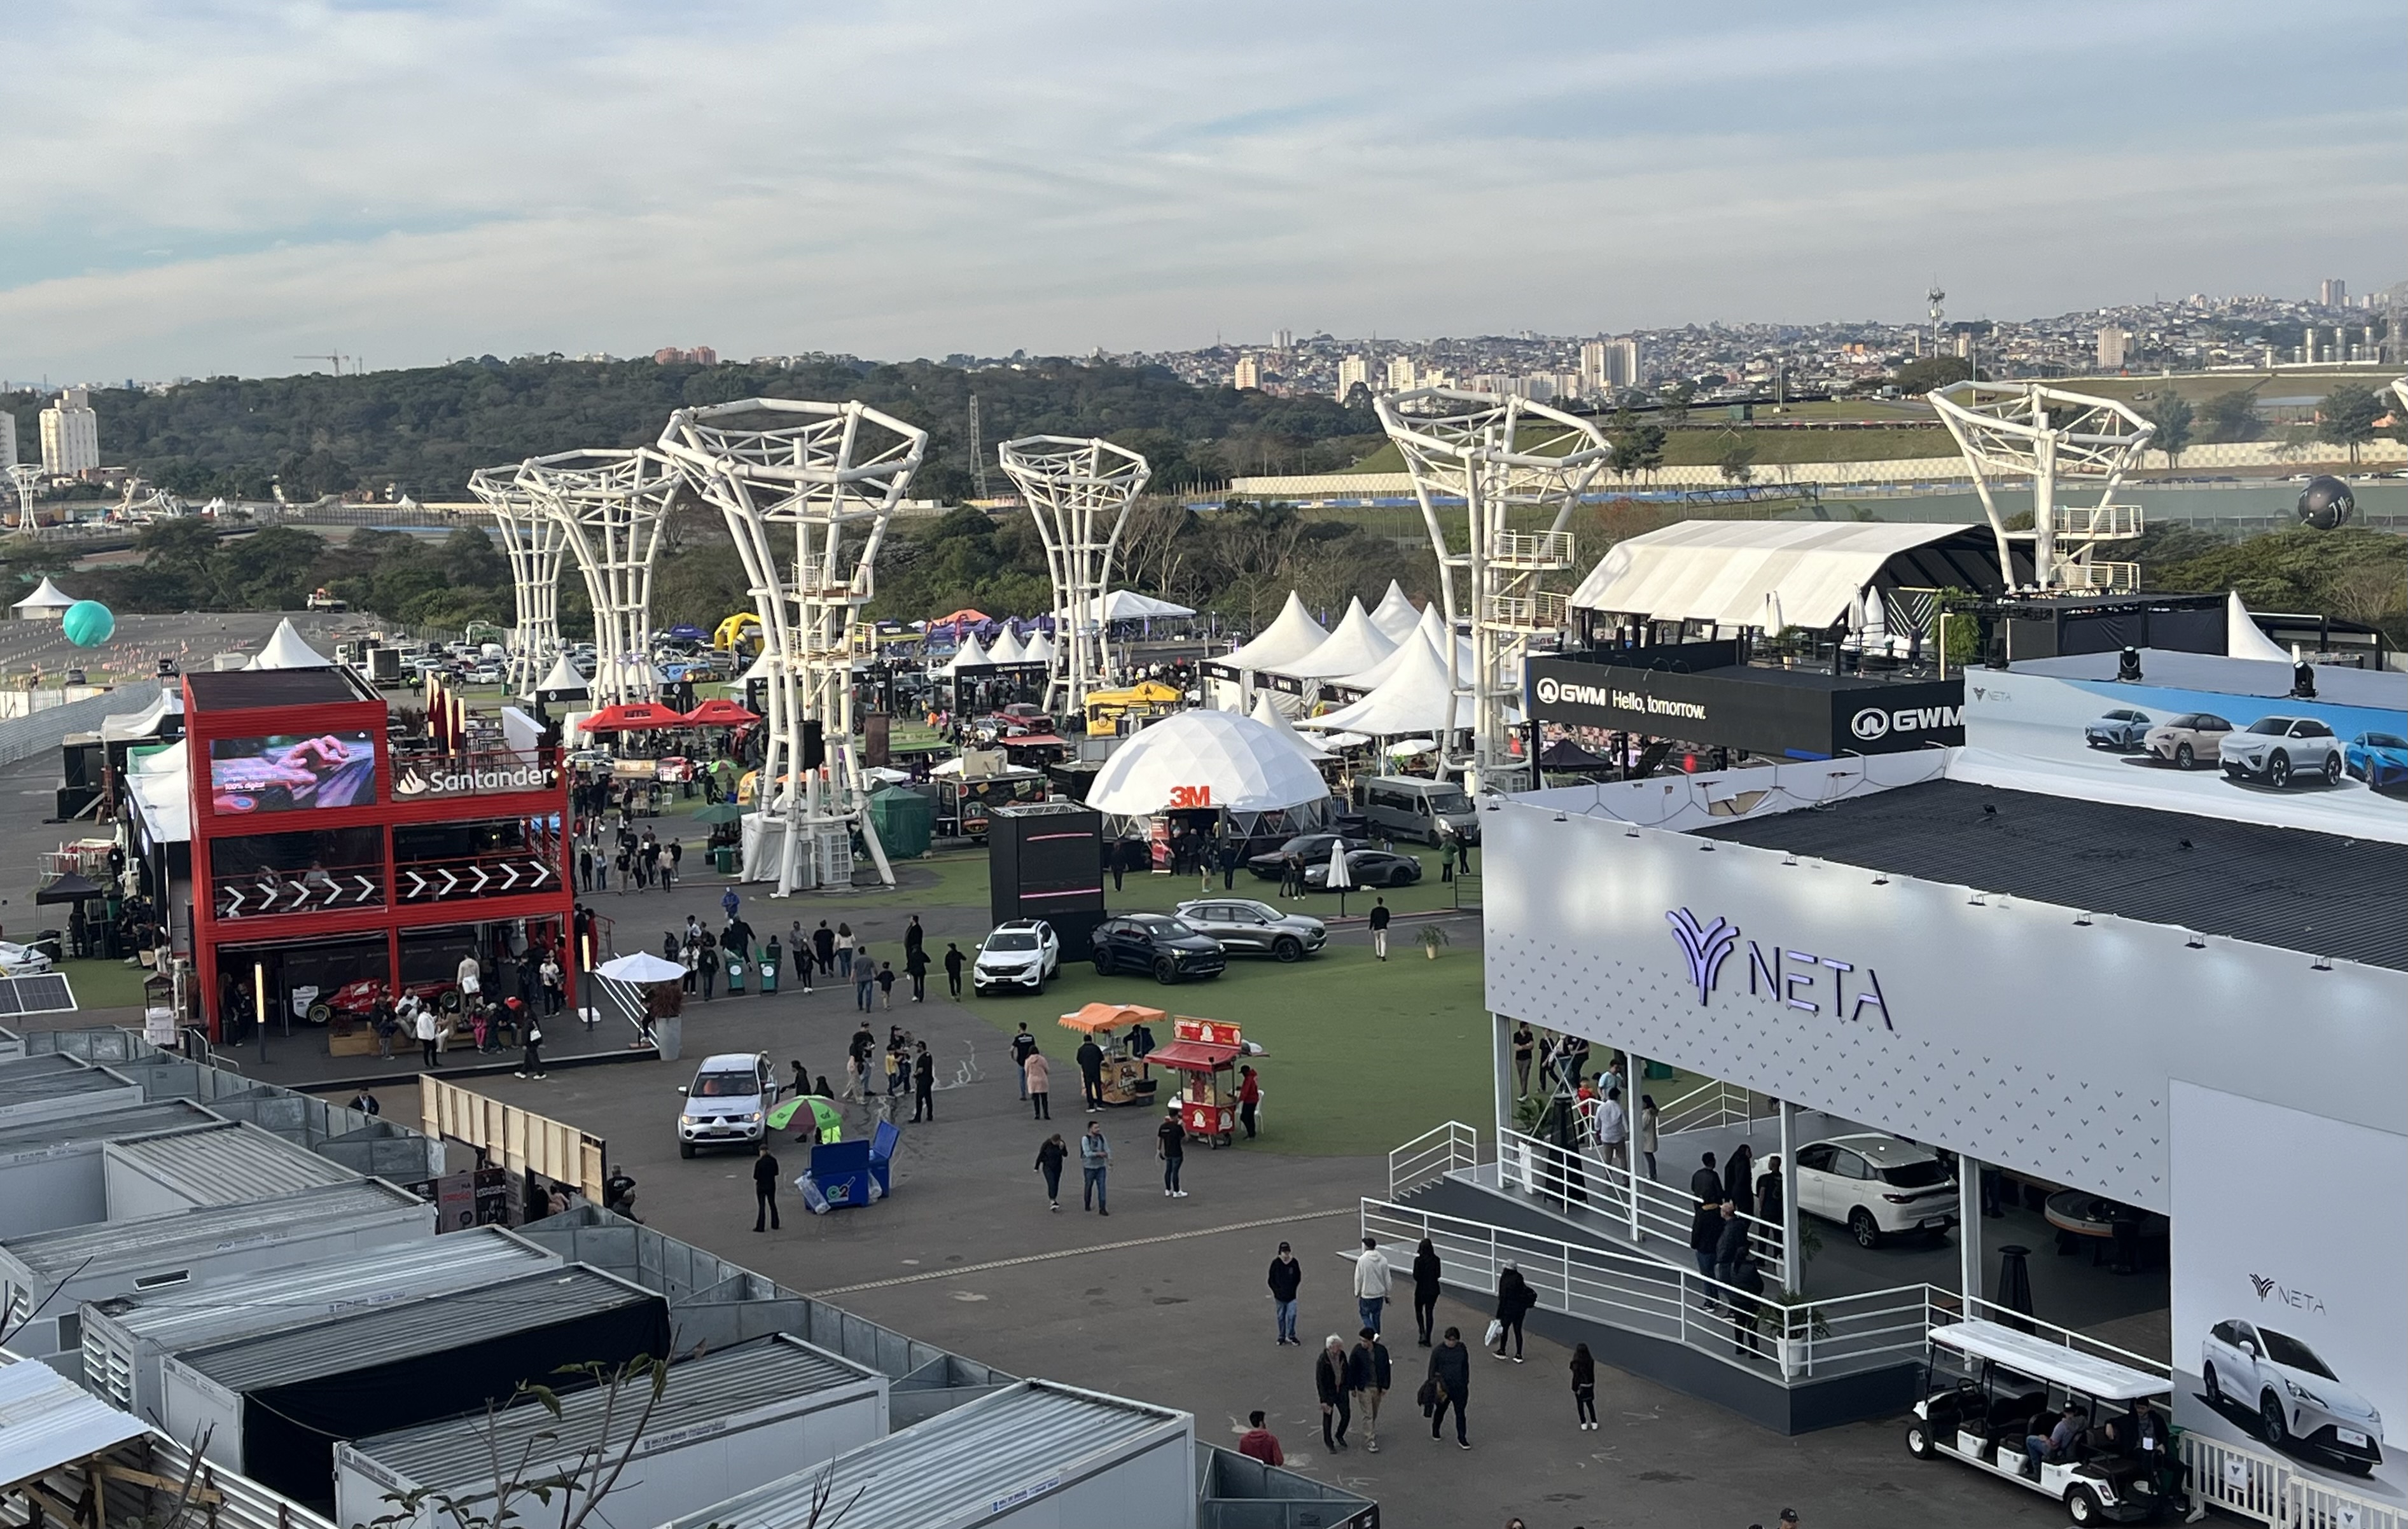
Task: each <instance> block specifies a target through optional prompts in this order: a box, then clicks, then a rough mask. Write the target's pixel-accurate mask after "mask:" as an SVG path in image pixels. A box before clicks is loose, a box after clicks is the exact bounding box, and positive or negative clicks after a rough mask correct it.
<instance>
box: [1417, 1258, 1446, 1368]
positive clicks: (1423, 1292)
mask: <svg viewBox="0 0 2408 1529" xmlns="http://www.w3.org/2000/svg"><path fill="white" fill-rule="evenodd" d="M1439 1274H1440V1265H1439V1260H1438V1249H1437V1248H1436V1247H1435V1246H1433V1245H1432V1244H1431V1242H1430V1239H1429V1238H1427V1237H1424V1238H1422V1245H1421V1246H1420V1247H1419V1248H1417V1249H1415V1250H1413V1326H1414V1327H1415V1328H1416V1329H1417V1330H1418V1331H1419V1332H1420V1334H1421V1338H1420V1342H1421V1346H1422V1347H1423V1348H1425V1349H1426V1348H1428V1347H1429V1346H1430V1325H1431V1323H1433V1322H1436V1321H1437V1320H1438V1292H1439Z"/></svg>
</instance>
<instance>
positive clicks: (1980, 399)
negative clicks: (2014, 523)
mask: <svg viewBox="0 0 2408 1529" xmlns="http://www.w3.org/2000/svg"><path fill="white" fill-rule="evenodd" d="M1926 396H1927V397H1928V398H1929V400H1930V402H1931V407H1933V408H1935V409H1937V410H1938V411H1939V413H1940V422H1941V423H1942V424H1944V425H1946V426H1947V427H1948V433H1949V434H1950V435H1951V436H1956V437H1957V450H1959V451H1961V452H1963V453H1964V456H1965V464H1966V465H1967V466H1968V467H1971V469H1972V471H1973V487H1974V489H1975V490H1976V491H1978V492H1979V493H1980V494H1981V495H1982V510H1983V513H1984V514H1985V515H1987V516H1988V517H1989V521H1990V535H1991V536H1992V537H1993V538H1995V539H1996V541H1997V543H1998V548H1999V569H2000V576H2001V577H2002V578H2004V579H2006V581H2007V582H2008V583H2010V584H2012V583H2014V563H2013V562H2012V561H2010V559H2009V556H2008V545H2007V523H2006V522H2005V521H2004V520H2003V519H2001V518H2000V514H1999V506H1998V501H1997V500H1996V498H1994V497H1993V496H1992V494H1991V492H1990V480H1991V479H1992V478H1994V477H1995V478H2029V479H2031V485H2032V579H2033V582H2035V583H2036V584H2038V585H2039V586H2040V587H2041V588H2042V589H2044V590H2046V589H2093V590H2128V589H2136V588H2138V587H2139V581H2140V567H2139V565H2138V564H2132V563H2102V562H2096V561H2094V560H2093V558H2092V553H2093V552H2094V551H2095V550H2097V549H2098V546H2099V544H2100V543H2101V542H2107V541H2128V540H2130V539H2132V538H2134V537H2137V536H2140V534H2141V530H2142V524H2141V521H2142V516H2141V507H2140V506H2138V505H2119V504H2115V503H2114V502H2113V501H2114V497H2115V487H2116V485H2117V484H2118V483H2120V482H2122V481H2123V478H2124V474H2125V473H2127V472H2128V471H2129V470H2130V469H2131V467H2132V465H2133V464H2135V463H2137V462H2139V461H2140V460H2141V452H2142V450H2143V448H2145V447H2146V446H2147V445H2148V443H2149V437H2150V436H2152V435H2154V434H2155V433H2156V431H2157V427H2156V426H2155V425H2152V424H2151V423H2149V422H2148V421H2146V420H2144V419H2143V418H2142V417H2141V416H2140V415H2139V414H2137V413H2135V412H2134V411H2133V410H2132V409H2131V407H2129V406H2128V405H2125V404H2119V403H2117V402H2115V401H2114V399H2110V398H2094V397H2092V396H2091V395H2090V394H2088V393H2068V392H2066V391H2065V390H2064V389H2062V388H2046V387H2042V386H2041V385H2040V384H2039V383H2037V382H1975V381H1971V380H1969V381H1964V382H1952V383H1950V384H1949V385H1948V386H1946V387H1944V388H1941V389H1938V390H1937V391H1935V392H1933V393H1928V394H1927V395H1926ZM2068 479H2086V480H2088V481H2090V482H2095V483H2097V484H2099V485H2100V490H2099V502H2098V503H2097V504H2095V505H2060V504H2058V503H2057V485H2058V484H2059V482H2060V481H2064V480H2068ZM2060 541H2063V542H2065V543H2066V544H2068V547H2070V549H2071V550H2066V549H2062V548H2060V547H2059V545H2058V544H2059V542H2060Z"/></svg>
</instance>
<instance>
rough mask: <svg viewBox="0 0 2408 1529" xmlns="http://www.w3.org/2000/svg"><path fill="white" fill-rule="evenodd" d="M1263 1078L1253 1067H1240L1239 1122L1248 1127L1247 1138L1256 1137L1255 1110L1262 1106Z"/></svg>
mask: <svg viewBox="0 0 2408 1529" xmlns="http://www.w3.org/2000/svg"><path fill="white" fill-rule="evenodd" d="M1262 1104H1263V1080H1262V1079H1261V1078H1260V1077H1259V1076H1257V1075H1256V1074H1255V1072H1254V1068H1252V1067H1240V1068H1239V1069H1238V1123H1239V1124H1240V1125H1242V1126H1244V1127H1245V1128H1246V1139H1247V1140H1248V1141H1252V1140H1254V1112H1255V1111H1256V1110H1258V1109H1260V1108H1261V1107H1262Z"/></svg>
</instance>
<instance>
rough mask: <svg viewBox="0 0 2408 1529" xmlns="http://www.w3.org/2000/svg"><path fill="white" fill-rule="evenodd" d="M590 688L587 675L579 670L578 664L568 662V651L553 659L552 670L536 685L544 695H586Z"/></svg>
mask: <svg viewBox="0 0 2408 1529" xmlns="http://www.w3.org/2000/svg"><path fill="white" fill-rule="evenodd" d="M590 690H591V687H590V686H588V685H587V684H586V682H585V677H584V676H583V675H581V674H579V673H578V672H577V665H576V664H571V663H570V662H568V655H567V654H566V653H563V654H561V655H560V656H559V657H558V658H555V659H553V660H552V672H551V673H550V674H547V675H545V676H544V677H543V683H541V684H539V685H538V686H536V691H537V692H538V693H539V694H544V695H562V696H566V695H584V694H587V693H589V692H590Z"/></svg>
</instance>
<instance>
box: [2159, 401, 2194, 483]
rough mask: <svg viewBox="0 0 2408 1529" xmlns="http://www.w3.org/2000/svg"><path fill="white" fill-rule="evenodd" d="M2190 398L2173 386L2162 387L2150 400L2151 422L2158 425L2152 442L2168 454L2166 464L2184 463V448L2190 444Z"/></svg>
mask: <svg viewBox="0 0 2408 1529" xmlns="http://www.w3.org/2000/svg"><path fill="white" fill-rule="evenodd" d="M2149 422H2150V423H2151V424H2153V425H2155V426H2157V433H2156V435H2155V436H2153V437H2152V439H2151V441H2150V444H2151V445H2153V446H2155V447H2156V448H2157V450H2160V451H2163V452H2164V453H2165V454H2166V465H2167V466H2169V467H2178V466H2180V465H2182V454H2183V448H2184V447H2186V446H2188V445H2189V444H2190V422H2191V408H2190V400H2189V399H2187V398H2186V397H2184V396H2183V395H2182V394H2181V393H2176V392H2175V391H2174V390H2173V389H2171V388H2161V389H2159V390H2158V391H2157V397H2155V398H2153V399H2151V400H2150V401H2149Z"/></svg>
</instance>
